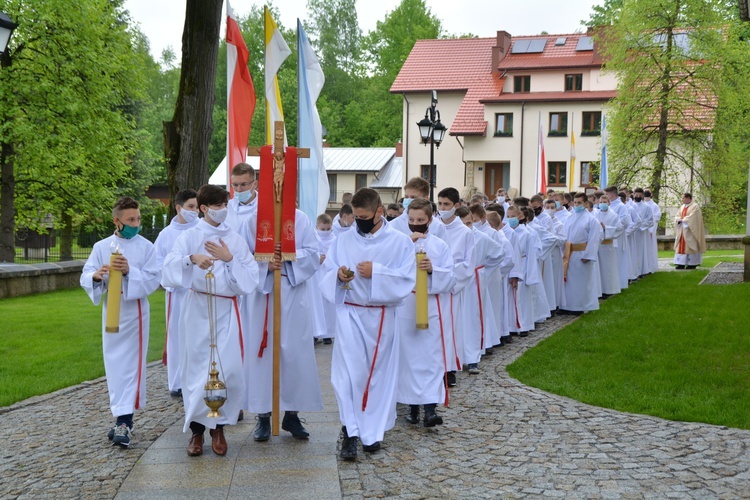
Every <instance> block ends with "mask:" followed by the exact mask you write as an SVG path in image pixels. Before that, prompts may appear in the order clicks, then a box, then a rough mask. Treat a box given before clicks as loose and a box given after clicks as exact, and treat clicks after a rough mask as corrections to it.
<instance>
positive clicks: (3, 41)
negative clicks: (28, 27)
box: [0, 12, 18, 56]
mask: <svg viewBox="0 0 750 500" xmlns="http://www.w3.org/2000/svg"><path fill="white" fill-rule="evenodd" d="M16 28H18V25H17V24H16V23H14V22H13V21H11V20H10V17H8V14H6V13H5V12H0V56H2V55H3V54H4V53H5V49H6V48H7V47H8V42H10V35H12V34H13V30H14V29H16Z"/></svg>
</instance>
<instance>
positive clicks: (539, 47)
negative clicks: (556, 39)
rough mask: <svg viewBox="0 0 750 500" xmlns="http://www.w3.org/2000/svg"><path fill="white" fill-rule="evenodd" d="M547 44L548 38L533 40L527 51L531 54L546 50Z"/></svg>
mask: <svg viewBox="0 0 750 500" xmlns="http://www.w3.org/2000/svg"><path fill="white" fill-rule="evenodd" d="M545 45H547V40H545V39H541V40H540V39H536V40H531V43H530V44H529V49H528V50H527V51H526V52H527V53H529V54H538V53H539V52H544V46H545Z"/></svg>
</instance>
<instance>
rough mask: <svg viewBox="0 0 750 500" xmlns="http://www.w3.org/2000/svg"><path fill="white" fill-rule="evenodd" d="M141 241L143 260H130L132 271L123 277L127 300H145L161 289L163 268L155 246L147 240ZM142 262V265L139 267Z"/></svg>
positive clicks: (129, 264) (140, 248) (124, 296)
mask: <svg viewBox="0 0 750 500" xmlns="http://www.w3.org/2000/svg"><path fill="white" fill-rule="evenodd" d="M141 239H142V241H139V242H138V243H139V245H138V250H139V251H142V252H144V253H145V255H144V256H143V258H142V259H141V258H137V259H136V258H134V257H135V256H133V258H130V259H128V266H129V267H130V270H129V271H128V274H127V275H125V276H123V277H122V295H123V298H124V299H125V300H136V299H145V298H146V297H148V296H149V295H151V294H152V293H154V292H155V291H156V289H157V288H159V281H160V279H161V266H160V265H159V259H158V258H157V255H156V250H155V249H154V245H153V244H151V242H150V241H148V240H147V239H145V238H141ZM139 261H141V262H142V264H140V265H138V262H139Z"/></svg>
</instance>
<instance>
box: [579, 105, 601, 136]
mask: <svg viewBox="0 0 750 500" xmlns="http://www.w3.org/2000/svg"><path fill="white" fill-rule="evenodd" d="M581 135H582V136H584V135H589V136H594V135H602V112H601V111H584V112H583V125H581Z"/></svg>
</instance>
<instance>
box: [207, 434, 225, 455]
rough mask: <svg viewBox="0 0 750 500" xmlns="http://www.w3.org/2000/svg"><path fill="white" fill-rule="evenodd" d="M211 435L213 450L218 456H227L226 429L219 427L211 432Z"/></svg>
mask: <svg viewBox="0 0 750 500" xmlns="http://www.w3.org/2000/svg"><path fill="white" fill-rule="evenodd" d="M209 433H210V434H211V449H212V450H214V453H216V454H217V455H221V456H224V455H226V454H227V440H226V439H224V429H223V428H222V427H217V428H216V429H211V430H210V431H209Z"/></svg>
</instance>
